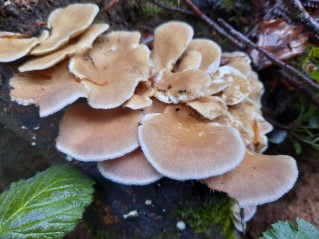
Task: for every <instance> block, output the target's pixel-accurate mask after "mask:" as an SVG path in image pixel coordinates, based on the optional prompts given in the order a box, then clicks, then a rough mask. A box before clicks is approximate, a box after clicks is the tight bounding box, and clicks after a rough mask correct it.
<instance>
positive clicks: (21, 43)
mask: <svg viewBox="0 0 319 239" xmlns="http://www.w3.org/2000/svg"><path fill="white" fill-rule="evenodd" d="M37 44H39V39H38V38H36V37H31V38H23V36H22V35H21V34H19V33H11V32H0V62H11V61H15V60H17V59H19V58H21V57H23V56H25V55H27V54H28V53H29V52H30V51H31V50H32V49H33V48H34V47H35V46H36V45H37Z"/></svg>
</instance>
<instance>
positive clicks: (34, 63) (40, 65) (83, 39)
mask: <svg viewBox="0 0 319 239" xmlns="http://www.w3.org/2000/svg"><path fill="white" fill-rule="evenodd" d="M108 28H109V26H108V25H107V24H104V23H101V24H95V25H92V26H90V27H89V29H88V30H87V31H86V32H85V33H84V34H83V35H81V36H80V37H79V39H78V40H77V42H73V43H70V44H69V45H67V46H65V47H64V48H62V49H61V50H58V51H56V52H54V53H52V54H49V55H46V56H42V57H37V58H35V59H31V60H29V61H27V62H26V63H24V64H23V65H21V66H20V67H19V71H21V72H25V71H34V70H43V69H47V68H49V67H51V66H54V65H56V64H57V63H59V62H61V61H63V60H64V59H65V58H66V57H67V56H71V55H74V54H75V53H76V52H80V51H83V50H85V49H88V48H91V47H92V44H93V42H94V40H95V39H96V38H97V37H98V36H99V35H101V34H102V33H103V32H105V31H106V30H107V29H108Z"/></svg>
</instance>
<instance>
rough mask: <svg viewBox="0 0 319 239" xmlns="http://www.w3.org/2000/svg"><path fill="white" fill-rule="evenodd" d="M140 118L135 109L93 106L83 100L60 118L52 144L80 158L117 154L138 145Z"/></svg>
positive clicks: (108, 157) (125, 152) (99, 158)
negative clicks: (56, 135) (108, 108)
mask: <svg viewBox="0 0 319 239" xmlns="http://www.w3.org/2000/svg"><path fill="white" fill-rule="evenodd" d="M141 118H142V116H141V114H140V112H139V111H134V110H131V109H128V108H117V109H113V110H96V109H92V108H90V107H89V106H88V105H86V104H77V105H72V106H70V107H68V108H67V110H66V112H65V115H64V117H63V118H62V120H61V122H60V127H59V136H58V138H57V140H56V147H57V149H58V150H60V151H62V152H63V153H65V154H68V155H70V156H72V157H73V158H76V159H78V160H80V161H102V160H106V159H113V158H117V157H121V156H123V155H125V154H127V153H130V152H132V151H133V150H135V149H136V148H137V147H138V141H137V125H138V123H139V121H140V120H141Z"/></svg>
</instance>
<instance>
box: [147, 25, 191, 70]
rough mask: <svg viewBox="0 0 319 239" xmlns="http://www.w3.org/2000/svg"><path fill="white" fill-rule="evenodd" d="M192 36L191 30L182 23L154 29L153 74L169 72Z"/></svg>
mask: <svg viewBox="0 0 319 239" xmlns="http://www.w3.org/2000/svg"><path fill="white" fill-rule="evenodd" d="M193 35H194V30H193V28H192V27H191V26H190V25H188V24H186V23H183V22H177V21H171V22H168V23H165V24H163V25H161V26H159V27H157V28H156V30H155V33H154V39H155V40H154V44H153V45H154V47H153V51H152V54H151V60H152V63H151V64H152V65H153V66H154V68H155V72H159V71H160V70H163V69H167V70H171V69H172V68H173V66H174V64H175V63H176V61H177V60H178V59H179V58H180V56H181V55H182V54H183V52H184V50H185V49H186V47H187V45H188V43H189V42H190V41H191V39H192V37H193Z"/></svg>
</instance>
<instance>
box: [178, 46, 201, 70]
mask: <svg viewBox="0 0 319 239" xmlns="http://www.w3.org/2000/svg"><path fill="white" fill-rule="evenodd" d="M201 62H202V54H200V53H199V52H198V51H188V52H186V53H185V54H183V56H182V59H181V62H180V63H179V64H178V65H177V66H175V68H174V70H173V71H174V72H181V71H187V70H197V69H199V67H200V65H201Z"/></svg>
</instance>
